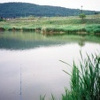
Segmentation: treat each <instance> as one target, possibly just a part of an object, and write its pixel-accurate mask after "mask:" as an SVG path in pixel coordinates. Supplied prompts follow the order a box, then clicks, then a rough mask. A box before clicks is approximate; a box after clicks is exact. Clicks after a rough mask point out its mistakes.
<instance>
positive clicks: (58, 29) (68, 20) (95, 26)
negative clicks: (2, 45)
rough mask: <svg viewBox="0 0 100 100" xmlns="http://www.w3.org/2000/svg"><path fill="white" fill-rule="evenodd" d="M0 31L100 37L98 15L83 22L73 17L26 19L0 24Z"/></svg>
mask: <svg viewBox="0 0 100 100" xmlns="http://www.w3.org/2000/svg"><path fill="white" fill-rule="evenodd" d="M0 31H22V32H26V31H31V32H38V33H42V34H45V35H56V34H79V35H87V34H88V35H90V34H92V35H100V15H88V16H87V17H86V18H85V19H84V21H82V20H81V19H80V18H79V16H74V17H26V18H16V19H9V20H6V21H2V22H0Z"/></svg>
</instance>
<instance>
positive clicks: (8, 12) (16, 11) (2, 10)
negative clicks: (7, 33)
mask: <svg viewBox="0 0 100 100" xmlns="http://www.w3.org/2000/svg"><path fill="white" fill-rule="evenodd" d="M84 12H85V14H94V11H84ZM79 13H80V10H79V9H68V8H63V7H56V6H40V5H36V4H30V3H16V2H14V3H2V4H0V16H2V17H5V18H7V17H9V18H12V17H24V16H30V15H33V16H48V17H49V16H73V15H78V14H79Z"/></svg>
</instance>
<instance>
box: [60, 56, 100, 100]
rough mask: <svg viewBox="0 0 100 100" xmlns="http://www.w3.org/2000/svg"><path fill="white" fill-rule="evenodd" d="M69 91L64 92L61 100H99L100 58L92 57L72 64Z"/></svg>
mask: <svg viewBox="0 0 100 100" xmlns="http://www.w3.org/2000/svg"><path fill="white" fill-rule="evenodd" d="M70 86H71V90H65V94H63V95H62V100H100V57H98V56H93V55H92V57H89V56H88V55H87V59H85V60H83V59H82V61H81V62H80V65H79V66H77V65H76V64H75V63H73V71H72V74H71V84H70Z"/></svg>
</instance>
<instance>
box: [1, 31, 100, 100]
mask: <svg viewBox="0 0 100 100" xmlns="http://www.w3.org/2000/svg"><path fill="white" fill-rule="evenodd" d="M98 41H100V40H98ZM80 51H81V52H82V54H83V56H84V57H86V53H87V54H88V55H91V54H95V53H96V54H99V51H100V42H97V40H96V42H95V41H86V40H85V39H84V37H81V36H42V35H41V34H36V33H20V32H19V33H11V32H6V33H1V34H0V100H39V99H40V95H41V96H44V95H45V96H46V99H47V100H48V99H50V98H51V94H53V95H54V96H55V98H56V99H57V100H58V99H60V98H61V94H62V93H64V91H65V88H68V89H70V86H69V84H70V77H69V76H68V75H67V74H66V73H64V72H63V70H66V71H67V72H69V73H70V72H71V70H72V68H71V67H69V66H68V65H66V64H64V63H62V62H61V61H60V60H63V61H65V62H67V63H68V64H70V65H72V63H73V61H75V62H76V63H78V62H79V59H80Z"/></svg>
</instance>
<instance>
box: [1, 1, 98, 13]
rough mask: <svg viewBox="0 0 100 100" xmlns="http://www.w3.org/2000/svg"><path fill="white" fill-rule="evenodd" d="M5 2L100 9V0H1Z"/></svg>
mask: <svg viewBox="0 0 100 100" xmlns="http://www.w3.org/2000/svg"><path fill="white" fill-rule="evenodd" d="M3 2H28V3H35V4H39V5H53V6H61V7H66V8H75V9H80V8H81V6H83V9H84V10H98V11H100V0H0V3H3Z"/></svg>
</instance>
